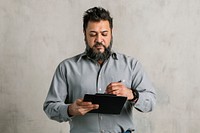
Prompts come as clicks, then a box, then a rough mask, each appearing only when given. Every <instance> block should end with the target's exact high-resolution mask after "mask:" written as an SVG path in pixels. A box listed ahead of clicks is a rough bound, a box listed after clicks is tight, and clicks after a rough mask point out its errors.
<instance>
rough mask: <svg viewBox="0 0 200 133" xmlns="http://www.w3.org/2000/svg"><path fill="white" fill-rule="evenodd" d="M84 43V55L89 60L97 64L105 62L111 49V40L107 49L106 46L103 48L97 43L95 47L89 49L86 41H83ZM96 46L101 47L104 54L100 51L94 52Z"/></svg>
mask: <svg viewBox="0 0 200 133" xmlns="http://www.w3.org/2000/svg"><path fill="white" fill-rule="evenodd" d="M85 42H86V55H87V56H88V57H89V58H91V59H93V60H95V61H97V62H98V61H102V62H104V61H105V60H107V59H108V58H109V57H110V55H111V48H112V39H111V42H110V45H109V46H108V47H107V48H106V46H104V45H103V44H102V43H99V42H97V43H95V45H94V46H93V47H92V48H90V47H89V45H88V43H87V41H86V40H85ZM97 46H103V47H104V52H100V51H97V52H95V49H94V48H95V47H97Z"/></svg>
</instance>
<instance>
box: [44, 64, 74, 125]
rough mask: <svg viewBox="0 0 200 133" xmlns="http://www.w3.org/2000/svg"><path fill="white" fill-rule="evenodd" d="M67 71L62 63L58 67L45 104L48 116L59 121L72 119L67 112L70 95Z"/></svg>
mask: <svg viewBox="0 0 200 133" xmlns="http://www.w3.org/2000/svg"><path fill="white" fill-rule="evenodd" d="M65 71H66V70H65V68H64V66H63V65H61V64H60V65H59V66H58V67H57V69H56V72H55V74H54V76H53V79H52V82H51V86H50V89H49V92H48V94H47V98H46V100H45V102H44V105H43V110H44V111H45V113H46V114H47V116H48V117H49V118H50V119H52V120H56V121H58V122H63V121H69V120H71V118H70V117H69V116H68V113H67V108H68V106H69V104H65V100H66V98H67V95H68V93H67V92H68V91H67V88H68V87H67V83H66V76H65Z"/></svg>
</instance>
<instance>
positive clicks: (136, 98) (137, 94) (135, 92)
mask: <svg viewBox="0 0 200 133" xmlns="http://www.w3.org/2000/svg"><path fill="white" fill-rule="evenodd" d="M131 91H132V96H133V98H132V99H131V100H130V101H132V102H134V103H136V102H137V101H138V99H139V93H138V91H137V90H136V89H131Z"/></svg>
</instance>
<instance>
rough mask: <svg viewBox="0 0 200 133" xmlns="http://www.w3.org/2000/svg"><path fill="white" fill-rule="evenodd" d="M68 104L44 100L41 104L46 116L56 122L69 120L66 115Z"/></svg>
mask: <svg viewBox="0 0 200 133" xmlns="http://www.w3.org/2000/svg"><path fill="white" fill-rule="evenodd" d="M68 106H69V104H64V103H60V102H57V103H55V102H45V103H44V106H43V110H44V111H45V113H46V114H47V116H48V117H49V118H50V119H52V120H56V121H58V122H64V121H69V120H71V117H70V116H69V115H68V112H67V110H68Z"/></svg>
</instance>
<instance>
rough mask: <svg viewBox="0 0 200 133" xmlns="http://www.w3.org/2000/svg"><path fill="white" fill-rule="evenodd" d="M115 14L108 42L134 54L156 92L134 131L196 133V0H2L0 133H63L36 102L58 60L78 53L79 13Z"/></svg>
mask: <svg viewBox="0 0 200 133" xmlns="http://www.w3.org/2000/svg"><path fill="white" fill-rule="evenodd" d="M93 6H103V7H105V8H107V9H109V10H110V12H111V14H112V16H113V17H114V46H113V48H114V49H115V50H116V51H118V52H122V53H126V54H127V55H130V56H134V57H136V58H138V59H139V60H140V62H141V63H142V64H143V66H144V67H145V69H146V71H147V73H148V75H149V77H150V78H151V79H152V81H153V83H154V84H155V86H156V88H157V89H156V91H157V93H158V100H157V106H156V108H155V110H154V111H153V112H152V113H147V114H144V113H139V112H137V111H134V112H135V113H136V118H137V119H136V120H137V128H138V132H139V133H199V131H200V130H199V126H200V122H199V121H200V116H199V112H200V104H199V102H200V96H199V94H200V87H199V85H200V83H199V79H200V52H199V51H200V1H199V0H109V1H108V0H81V1H79V0H0V133H58V132H59V133H67V132H69V126H68V123H57V122H55V121H51V120H49V119H48V118H47V116H46V115H45V114H44V112H43V111H42V104H43V102H44V99H45V97H46V95H47V91H48V88H49V85H50V82H51V79H52V75H53V73H54V70H55V68H56V66H57V65H58V63H59V62H61V61H62V60H63V59H65V58H67V57H71V56H73V55H76V54H78V53H80V52H82V51H83V50H84V48H85V44H84V41H83V34H82V15H83V12H84V11H85V10H86V9H88V8H90V7H93Z"/></svg>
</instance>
